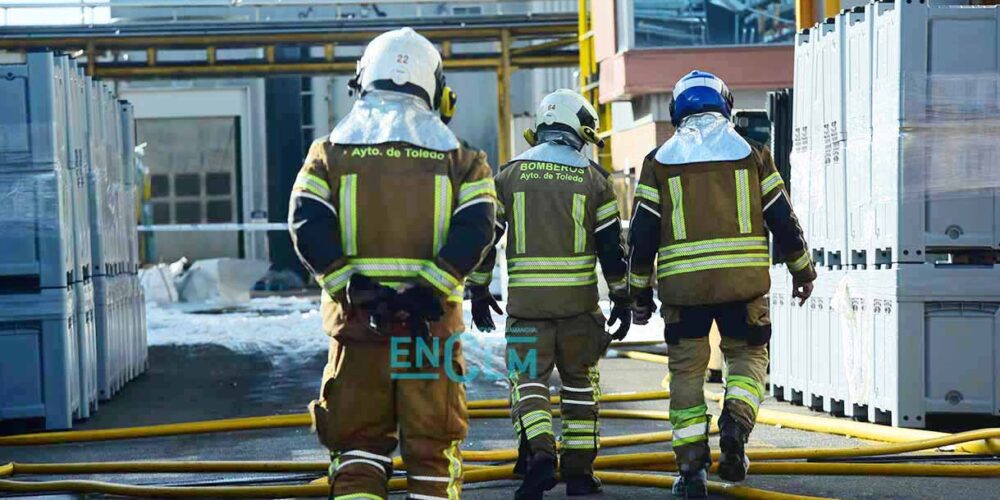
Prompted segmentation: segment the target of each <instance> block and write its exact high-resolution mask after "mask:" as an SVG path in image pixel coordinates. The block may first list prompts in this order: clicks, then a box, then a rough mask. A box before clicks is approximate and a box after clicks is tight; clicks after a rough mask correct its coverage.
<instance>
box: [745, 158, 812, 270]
mask: <svg viewBox="0 0 1000 500" xmlns="http://www.w3.org/2000/svg"><path fill="white" fill-rule="evenodd" d="M757 155H758V158H759V159H760V161H759V168H760V179H761V181H760V193H761V206H762V207H764V223H765V224H767V228H768V230H769V231H771V234H772V235H774V243H775V247H777V249H778V255H779V256H780V258H781V259H782V260H783V261H784V262H786V263H787V264H788V270H789V272H791V273H792V278H793V280H794V281H795V282H797V283H808V282H810V281H813V280H815V279H816V269H815V267H814V266H813V262H812V258H811V257H810V255H809V246H808V245H807V244H806V240H805V237H804V236H803V233H802V227H801V226H800V225H799V219H798V217H796V216H795V212H794V211H793V210H792V204H791V202H790V200H789V198H788V192H787V191H786V190H785V181H784V180H783V179H782V178H781V174H780V173H779V172H778V169H777V168H775V166H774V159H773V158H772V157H771V151H770V150H768V149H767V148H766V147H765V148H760V149H759V150H758V151H757Z"/></svg>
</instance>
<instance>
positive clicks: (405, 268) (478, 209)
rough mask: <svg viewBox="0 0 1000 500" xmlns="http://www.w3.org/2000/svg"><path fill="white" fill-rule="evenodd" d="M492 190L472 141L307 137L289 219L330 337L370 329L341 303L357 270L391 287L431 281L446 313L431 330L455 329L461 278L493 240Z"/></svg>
mask: <svg viewBox="0 0 1000 500" xmlns="http://www.w3.org/2000/svg"><path fill="white" fill-rule="evenodd" d="M495 196H496V193H495V190H494V187H493V179H492V171H491V169H490V167H489V165H487V163H486V156H485V155H484V154H483V153H482V152H479V151H474V150H470V149H466V148H463V147H459V148H458V149H456V150H453V151H447V152H439V151H435V150H430V149H424V148H420V147H416V146H413V145H412V144H409V143H405V142H398V141H397V142H387V143H382V144H377V145H338V144H332V143H331V142H330V139H329V138H327V139H323V140H318V141H316V142H315V143H313V145H312V147H311V148H310V150H309V155H308V157H307V158H306V160H305V164H304V165H303V166H302V169H301V170H300V171H299V174H298V177H297V178H296V181H295V185H294V188H293V192H292V200H291V207H290V209H289V229H290V232H291V236H292V241H293V243H294V245H295V249H296V251H297V252H298V254H299V256H300V259H301V260H302V262H303V264H304V265H305V266H306V267H307V268H308V269H309V270H310V271H311V272H312V273H313V274H314V275H315V276H316V279H317V281H318V282H319V283H320V285H321V286H322V287H323V289H324V290H325V292H326V293H324V294H323V304H322V312H323V325H324V329H325V330H326V331H327V332H328V333H329V334H330V335H332V336H335V337H338V338H349V339H359V340H370V339H371V338H372V337H375V335H373V333H374V332H372V331H371V330H370V329H369V327H368V324H367V317H366V315H364V314H355V313H357V312H358V311H352V310H351V307H350V306H348V305H347V304H346V296H345V293H344V288H345V287H346V286H347V284H348V281H349V278H350V276H351V274H353V273H362V274H364V275H366V276H369V277H372V278H375V279H377V280H378V281H379V282H380V283H381V284H382V285H386V286H390V287H395V286H398V285H400V284H402V283H404V282H409V281H416V282H419V283H421V284H423V285H426V286H428V287H431V288H433V289H434V290H436V291H437V293H438V294H439V295H440V297H441V300H442V301H443V303H444V309H445V316H444V318H443V319H442V321H441V322H439V323H437V324H435V325H432V326H431V331H432V333H434V334H435V335H449V334H451V333H455V332H459V331H462V330H463V329H464V328H463V322H462V310H461V302H462V295H463V287H462V282H463V281H464V279H465V277H466V275H467V274H468V273H469V272H471V271H472V270H473V269H474V268H475V266H476V265H477V264H478V263H479V262H480V261H481V260H482V257H483V253H484V252H485V250H486V248H487V247H489V246H490V243H491V242H492V239H493V225H494V202H495Z"/></svg>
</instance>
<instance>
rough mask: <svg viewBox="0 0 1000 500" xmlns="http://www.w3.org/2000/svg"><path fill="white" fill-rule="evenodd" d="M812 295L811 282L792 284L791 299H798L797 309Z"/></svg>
mask: <svg viewBox="0 0 1000 500" xmlns="http://www.w3.org/2000/svg"><path fill="white" fill-rule="evenodd" d="M812 293H813V284H812V281H810V282H808V283H794V284H792V297H795V298H798V299H799V307H801V306H802V304H805V303H806V300H808V299H809V297H810V296H811V295H812Z"/></svg>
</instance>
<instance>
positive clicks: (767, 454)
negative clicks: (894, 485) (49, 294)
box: [0, 355, 1000, 498]
mask: <svg viewBox="0 0 1000 500" xmlns="http://www.w3.org/2000/svg"><path fill="white" fill-rule="evenodd" d="M649 356H653V357H649V358H647V359H648V360H651V361H652V360H656V359H657V358H664V357H662V356H656V355H649ZM634 359H640V358H638V357H637V358H634ZM654 362H662V360H657V361H654ZM708 396H709V398H710V399H715V400H721V398H722V395H720V394H709V395H708ZM666 398H669V392H666V391H653V392H642V393H628V394H609V395H605V396H602V397H601V399H600V400H601V401H602V402H624V401H649V400H658V399H666ZM552 401H553V403H556V402H558V401H559V398H558V397H554V398H552ZM506 406H507V401H506V400H501V399H497V400H485V401H476V402H471V403H470V404H469V407H470V412H469V413H470V416H471V417H473V418H498V417H507V416H509V415H510V412H509V410H508V409H507V408H506ZM553 413H554V416H558V415H559V411H558V410H555V411H554V412H553ZM600 414H601V417H602V418H626V419H645V420H661V421H662V420H669V416H668V413H667V412H663V411H639V410H617V409H604V410H601V412H600ZM758 422H759V423H764V424H771V425H779V426H783V427H790V428H795V429H801V430H809V431H816V432H825V433H833V434H843V435H847V436H852V437H857V438H862V439H868V440H875V441H883V442H888V443H892V444H888V445H880V446H870V447H855V448H840V449H767V450H748V452H747V453H748V455H749V457H750V458H751V459H753V460H755V461H757V462H755V463H753V464H752V465H751V467H752V468H751V474H781V475H791V474H810V475H820V474H832V475H902V476H964V477H995V476H1000V466H993V465H987V466H983V465H938V464H912V463H911V464H868V463H864V464H861V463H805V462H760V461H762V460H802V459H818V458H850V457H870V456H878V455H895V454H900V453H910V452H914V451H921V450H933V449H938V448H941V447H946V446H956V445H958V446H957V447H956V449H958V450H961V451H965V452H969V453H978V454H994V453H998V452H1000V429H982V430H976V431H969V432H963V433H959V434H945V433H938V432H930V431H921V430H914V429H895V428H890V427H885V426H880V425H874V424H865V423H859V422H849V421H842V420H834V419H830V418H825V417H816V416H808V415H798V414H793V413H787V412H781V411H775V410H770V409H761V410H760V413H759V414H758ZM308 425H310V419H309V417H308V415H307V414H297V415H281V416H271V417H250V418H238V419H228V420H214V421H204V422H191V423H180V424H166V425H155V426H148V427H134V428H122V429H107V430H95V431H69V432H56V433H42V434H29V435H21V436H8V437H0V446H23V445H42V444H54V443H67V442H83V441H103V440H112V439H131V438H141V437H155V436H170V435H179V434H198V433H208V432H229V431H238V430H249V429H261V428H280V427H300V426H308ZM712 430H713V432H717V427H715V426H713V429H712ZM671 436H672V433H671V432H669V431H664V432H652V433H645V434H636V435H631V436H613V437H605V438H602V439H601V445H602V447H604V448H612V447H618V446H634V445H640V444H649V443H657V442H666V441H669V440H670V438H671ZM463 456H464V457H465V459H466V461H468V462H475V461H490V462H503V461H510V460H514V459H515V458H516V456H517V451H516V450H514V449H506V450H487V451H466V452H464V453H463ZM396 462H397V463H396V466H397V467H398V468H400V469H402V467H403V464H402V463H401V461H400V459H399V458H397V459H396ZM327 465H328V464H327V463H325V462H287V461H286V462H259V461H258V462H235V461H227V462H169V461H168V462H109V463H77V464H14V463H11V464H7V465H5V466H0V477H5V476H11V475H15V474H39V475H40V474H96V473H121V472H130V473H155V472H181V473H194V472H317V473H321V472H325V471H326V467H327ZM594 465H595V467H596V468H599V469H609V468H610V469H633V470H662V471H668V470H674V469H675V468H676V465H675V460H674V457H673V454H672V453H639V454H626V455H611V456H601V457H598V459H597V461H596V462H595V464H594ZM510 477H511V466H509V465H508V466H499V467H485V468H478V467H475V466H471V465H470V466H469V467H467V472H466V474H465V481H466V482H469V483H471V482H476V481H487V480H495V479H507V478H510ZM599 477H601V479H602V480H604V481H605V482H606V483H608V484H627V485H635V486H654V487H670V485H671V484H672V483H673V478H670V477H666V476H655V475H653V476H651V475H640V474H628V473H607V472H601V473H599ZM394 481H405V480H402V479H400V480H394ZM397 487H398V486H397ZM710 489H712V491H714V492H717V493H721V494H724V495H728V496H736V497H740V498H808V497H798V496H794V495H784V494H781V493H777V492H768V491H763V490H755V489H753V488H746V487H742V486H731V485H725V484H717V483H712V485H711V486H710ZM0 491H9V492H27V493H32V492H34V493H37V492H52V491H73V492H77V493H103V494H111V495H127V496H159V497H203V496H213V497H287V496H299V497H302V496H325V495H326V494H327V492H328V490H327V488H326V486H325V485H323V484H318V485H317V484H311V485H291V486H288V485H285V486H232V487H218V486H215V487H144V486H143V487H140V486H131V485H122V484H112V483H102V482H95V481H52V482H46V483H26V482H18V481H9V480H3V481H0Z"/></svg>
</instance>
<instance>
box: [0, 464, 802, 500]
mask: <svg viewBox="0 0 1000 500" xmlns="http://www.w3.org/2000/svg"><path fill="white" fill-rule="evenodd" d="M513 469H514V467H513V466H512V465H501V466H495V467H484V468H476V469H473V470H468V471H466V472H465V474H464V477H463V482H465V483H477V482H484V481H497V480H503V479H514V470H513ZM596 475H597V477H599V478H601V480H602V481H604V482H605V483H608V484H619V485H630V486H649V487H657V488H670V487H671V486H672V485H673V483H674V478H673V477H669V476H655V475H650V474H628V473H620V472H598V473H596ZM405 487H406V479H403V478H398V479H393V480H391V481H389V489H390V490H401V489H403V488H405ZM708 487H709V491H712V492H713V493H719V494H722V495H725V496H728V497H733V498H769V499H815V498H817V497H806V496H799V495H788V494H784V493H779V492H776V491H768V490H761V489H756V488H749V487H746V486H732V485H727V484H721V483H716V482H709V485H708ZM0 491H8V492H17V493H43V492H52V491H68V492H74V493H97V494H105V495H122V496H131V497H162V498H198V497H216V498H262V497H269V498H278V497H325V496H327V495H329V491H330V490H329V486H327V485H326V484H323V483H318V484H317V483H316V482H313V483H310V484H304V485H282V486H169V487H167V486H133V485H125V484H116V483H107V482H101V481H49V482H24V481H10V480H0Z"/></svg>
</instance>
